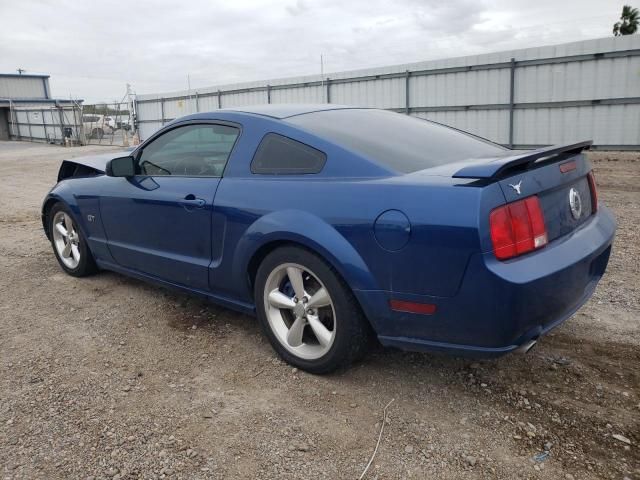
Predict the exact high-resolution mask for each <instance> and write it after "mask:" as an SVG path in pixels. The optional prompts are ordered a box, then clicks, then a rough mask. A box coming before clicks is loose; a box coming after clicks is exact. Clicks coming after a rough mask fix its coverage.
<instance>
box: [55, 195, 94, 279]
mask: <svg viewBox="0 0 640 480" xmlns="http://www.w3.org/2000/svg"><path fill="white" fill-rule="evenodd" d="M48 222H49V237H50V238H51V246H52V248H53V253H54V254H55V256H56V259H57V260H58V263H59V264H60V266H61V267H62V269H63V270H64V271H65V272H66V273H68V274H69V275H71V276H73V277H86V276H88V275H92V274H94V273H96V272H97V271H98V267H97V266H96V262H95V260H94V259H93V255H91V251H90V250H89V246H88V245H87V241H86V239H85V237H84V234H83V233H82V230H80V228H78V222H77V221H76V219H75V217H74V216H73V215H72V213H71V212H70V211H69V209H68V208H67V207H66V206H65V205H63V204H62V203H60V202H58V203H56V204H55V205H53V207H51V210H50V211H49V216H48ZM58 224H59V225H58ZM69 230H70V231H71V238H70V237H69ZM63 232H67V235H65V234H64V233H63Z"/></svg>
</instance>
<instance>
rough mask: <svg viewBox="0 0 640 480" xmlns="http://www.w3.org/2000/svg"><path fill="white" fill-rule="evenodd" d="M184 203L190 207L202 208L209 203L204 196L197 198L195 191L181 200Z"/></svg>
mask: <svg viewBox="0 0 640 480" xmlns="http://www.w3.org/2000/svg"><path fill="white" fill-rule="evenodd" d="M181 203H182V205H183V206H184V207H185V208H187V209H189V208H202V207H204V205H205V204H206V203H207V202H206V201H204V200H203V199H202V198H197V197H196V196H195V195H194V194H193V193H190V194H189V195H187V196H186V197H184V199H182V201H181Z"/></svg>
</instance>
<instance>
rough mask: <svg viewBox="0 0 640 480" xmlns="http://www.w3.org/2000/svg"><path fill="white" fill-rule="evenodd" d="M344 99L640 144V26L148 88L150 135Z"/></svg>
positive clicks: (507, 131) (557, 135)
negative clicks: (455, 53) (239, 113)
mask: <svg viewBox="0 0 640 480" xmlns="http://www.w3.org/2000/svg"><path fill="white" fill-rule="evenodd" d="M325 102H328V103H337V104H351V105H360V106H368V107H378V108H385V109H390V110H395V111H398V112H403V113H406V114H409V115H416V116H418V117H423V118H428V119H432V120H435V121H438V122H441V123H445V124H448V125H451V126H454V127H456V128H460V129H462V130H466V131H469V132H472V133H475V134H477V135H480V136H483V137H486V138H489V139H491V140H493V141H496V142H498V143H502V144H505V145H510V146H512V147H516V148H517V147H519V148H527V147H535V146H542V145H549V144H554V143H561V142H570V141H578V140H584V139H593V140H594V142H595V145H596V146H597V147H599V148H603V149H633V150H640V35H627V36H621V37H609V38H602V39H595V40H586V41H581V42H572V43H565V44H560V45H551V46H545V47H539V48H527V49H521V50H511V51H504V52H496V53H489V54H483V55H473V56H467V57H458V58H449V59H443V60H433V61H427V62H419V63H411V64H405V65H394V66H389V67H381V68H373V69H366V70H355V71H349V72H340V73H334V74H330V75H329V76H328V77H327V78H320V76H318V75H315V76H307V77H297V78H286V79H278V80H267V81H263V82H252V83H242V84H235V85H223V86H216V87H208V88H201V89H197V90H192V91H181V92H173V93H165V94H149V95H138V97H137V115H138V126H139V133H140V137H141V138H142V139H145V138H148V137H149V135H151V134H152V133H153V132H154V131H156V130H157V129H159V128H160V127H162V125H164V124H165V123H167V122H169V121H170V120H172V119H174V118H178V117H181V116H183V115H187V114H189V113H194V112H197V111H208V110H215V109H217V108H224V107H236V106H242V105H250V104H259V103H325Z"/></svg>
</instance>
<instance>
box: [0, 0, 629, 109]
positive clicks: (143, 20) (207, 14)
mask: <svg viewBox="0 0 640 480" xmlns="http://www.w3.org/2000/svg"><path fill="white" fill-rule="evenodd" d="M629 1H631V0H627V2H626V3H628V2H629ZM635 1H636V3H637V0H635ZM624 3H625V2H624V1H613V0H600V1H596V0H538V1H531V0H395V1H383V0H325V1H319V0H318V1H314V0H262V1H259V0H226V1H218V0H182V1H179V0H170V1H148V0H143V1H140V0H136V1H134V0H131V1H129V2H123V1H120V0H109V1H95V0H94V1H80V0H77V1H73V0H55V1H52V0H41V1H37V0H0V19H2V26H1V27H0V72H3V73H12V72H15V71H16V69H17V68H23V69H25V70H26V71H27V72H29V73H47V74H50V75H51V80H50V82H51V89H52V92H53V95H54V96H56V97H62V98H68V97H69V96H73V97H74V98H83V99H85V100H86V101H99V100H111V101H112V100H113V99H116V98H117V99H120V98H121V97H122V96H123V95H124V93H125V84H126V83H130V84H131V85H132V88H133V90H134V91H136V92H137V93H156V92H164V91H171V90H183V89H186V88H187V74H189V76H190V79H191V87H192V88H193V89H196V88H198V87H205V86H211V85H217V84H224V83H233V82H243V81H253V80H262V79H269V78H279V77H286V76H294V75H295V76H299V75H308V74H316V73H319V72H320V54H321V53H322V54H323V55H324V59H325V62H324V63H325V73H330V72H336V71H341V70H352V69H356V68H366V67H375V66H383V65H391V64H398V63H407V62H415V61H421V60H432V59H437V58H446V57H451V56H463V55H470V54H476V53H485V52H492V51H498V50H508V49H512V48H521V47H532V46H541V45H548V44H554V43H562V42H569V41H574V40H583V39H588V38H597V37H607V36H610V35H611V28H612V25H613V23H614V22H615V21H616V20H617V18H618V17H619V15H620V11H621V10H622V5H623V4H624ZM631 3H632V4H633V1H632V2H631Z"/></svg>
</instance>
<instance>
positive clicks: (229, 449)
mask: <svg viewBox="0 0 640 480" xmlns="http://www.w3.org/2000/svg"><path fill="white" fill-rule="evenodd" d="M104 151H106V148H105V147H95V146H94V147H82V148H73V149H64V148H62V147H56V146H49V145H35V144H27V143H15V142H13V143H9V142H4V143H2V142H0V205H2V210H1V211H0V268H1V269H0V272H1V275H0V351H1V356H0V475H1V478H7V479H9V478H47V479H53V478H96V479H98V478H111V479H124V478H190V479H191V478H291V479H292V478H312V477H317V478H329V479H342V478H352V479H357V478H358V477H359V476H360V473H361V472H362V470H363V468H364V467H365V465H366V463H367V461H368V459H369V457H370V456H371V454H372V451H373V449H374V447H375V444H376V441H377V438H378V432H379V430H380V426H381V421H382V410H383V407H384V406H385V405H386V404H387V403H388V402H390V401H391V400H392V399H394V402H393V403H392V404H391V405H390V406H389V409H388V419H387V422H386V423H385V429H384V435H383V437H382V441H381V444H380V449H379V451H378V453H377V456H376V458H375V462H374V463H373V465H372V466H371V469H370V470H369V472H368V474H367V478H370V479H374V478H379V479H395V478H438V479H459V478H462V479H466V478H469V479H471V478H500V479H513V478H531V479H572V478H573V479H592V478H606V479H620V480H623V479H625V478H628V479H640V451H639V449H638V443H640V349H639V344H640V325H639V322H638V320H639V318H640V315H639V314H640V282H639V279H640V260H639V258H640V256H639V255H640V238H639V237H640V186H639V185H640V156H638V155H636V154H629V153H626V154H625V153H599V154H592V159H593V160H594V161H595V165H596V172H597V173H596V174H597V181H598V183H599V186H600V198H601V199H602V200H603V201H604V202H605V203H606V204H607V205H609V206H610V207H611V208H613V210H614V212H615V214H616V217H617V219H618V222H619V230H618V236H617V239H616V243H615V246H614V252H613V255H612V258H611V262H610V265H609V269H608V272H607V274H606V275H605V277H604V279H603V280H602V282H601V284H600V286H599V288H598V290H597V292H596V294H595V296H594V297H593V299H592V300H591V301H590V302H589V303H588V304H587V305H586V306H585V307H584V308H582V309H581V310H580V311H579V312H578V313H577V314H576V315H575V316H574V317H573V318H572V319H571V320H570V321H568V322H567V323H565V324H564V325H563V326H561V327H560V328H558V329H557V330H555V331H554V333H552V334H551V335H549V336H547V337H546V338H545V339H544V340H543V341H542V342H540V343H539V345H538V346H537V347H536V348H534V349H533V350H532V351H531V352H530V353H529V354H528V355H526V356H517V355H512V356H508V357H503V358H501V359H498V360H492V361H472V360H467V359H461V358H454V357H448V356H437V355H422V354H410V353H402V352H398V351H393V350H383V349H379V350H377V351H374V352H372V354H371V355H370V356H369V357H367V358H366V359H365V360H364V361H363V362H361V363H359V364H358V365H356V366H354V367H353V368H351V369H349V370H347V371H344V372H340V373H337V374H333V375H330V376H324V377H318V376H312V375H308V374H305V373H303V372H299V371H297V370H295V369H292V368H291V367H289V366H287V365H286V364H284V363H283V362H282V361H280V360H279V359H278V358H277V357H276V356H275V354H274V353H273V351H272V350H271V348H270V346H269V345H268V343H267V342H266V340H265V339H264V338H263V337H262V335H261V334H260V331H259V329H258V325H257V324H256V322H255V321H254V320H253V319H252V318H249V317H247V316H243V315H239V314H237V313H234V312H232V311H229V310H225V309H222V308H219V307H217V306H214V305H211V304H208V303H205V302H203V301H201V300H199V299H193V298H189V297H187V296H183V295H180V294H176V293H173V292H169V291H166V290H163V289H160V288H158V287H155V286H151V285H147V284H144V283H142V282H139V281H136V280H132V279H129V278H125V277H123V276H120V275H116V274H113V273H108V272H103V273H100V274H98V275H96V276H94V277H91V278H87V279H82V280H80V279H76V278H72V277H69V276H67V275H65V274H64V273H63V272H62V270H61V269H60V268H59V266H58V265H57V263H56V260H55V258H54V256H53V253H52V252H51V247H50V245H49V243H48V242H47V240H46V238H45V236H44V234H43V232H42V228H41V224H40V219H39V207H40V202H41V200H42V198H43V196H44V195H45V193H46V192H47V190H48V189H49V188H50V186H51V185H52V184H53V183H54V181H55V177H56V173H57V169H58V166H59V163H60V160H61V159H63V158H69V157H72V156H79V155H85V154H88V153H91V152H104Z"/></svg>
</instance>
